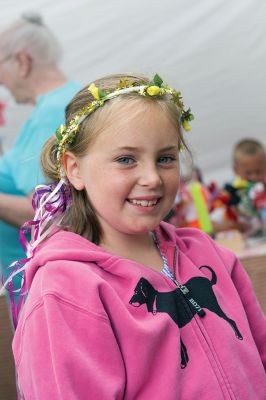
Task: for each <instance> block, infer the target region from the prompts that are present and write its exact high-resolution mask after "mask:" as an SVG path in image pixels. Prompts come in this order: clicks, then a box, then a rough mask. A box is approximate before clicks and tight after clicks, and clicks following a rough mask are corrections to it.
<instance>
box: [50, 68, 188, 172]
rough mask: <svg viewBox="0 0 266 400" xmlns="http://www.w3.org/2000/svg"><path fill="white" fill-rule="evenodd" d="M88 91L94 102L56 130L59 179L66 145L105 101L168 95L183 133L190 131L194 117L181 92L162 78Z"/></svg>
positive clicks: (124, 81)
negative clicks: (176, 111) (143, 83)
mask: <svg viewBox="0 0 266 400" xmlns="http://www.w3.org/2000/svg"><path fill="white" fill-rule="evenodd" d="M88 91H89V92H90V93H91V95H92V96H93V98H94V100H93V101H91V102H90V103H88V104H87V105H86V106H85V107H84V108H82V109H81V110H80V112H79V113H78V114H77V115H75V117H74V118H73V119H72V120H71V121H70V122H69V124H68V125H60V126H59V128H57V130H56V133H55V135H56V140H57V142H56V148H57V153H56V158H57V164H58V165H57V168H58V175H59V177H61V175H62V174H61V158H62V156H63V154H64V152H65V151H66V148H67V145H68V144H70V143H73V141H74V140H75V138H76V135H77V132H78V129H79V125H80V124H81V123H82V122H83V121H84V119H85V118H86V117H87V116H88V115H89V114H91V113H93V112H94V111H95V110H96V109H97V108H98V107H102V106H103V105H104V104H105V102H106V101H107V100H110V99H113V98H114V97H117V96H119V95H121V94H128V93H132V92H135V93H138V94H139V95H140V96H144V97H146V96H150V97H159V96H163V95H164V94H169V95H170V96H171V100H172V101H173V103H174V104H176V106H177V107H178V109H179V111H180V119H181V124H182V126H183V128H184V130H185V131H190V129H191V127H190V121H192V120H193V119H194V116H193V114H192V112H191V110H190V108H188V109H187V110H185V106H184V103H183V101H182V95H181V92H178V91H176V90H175V89H172V88H170V87H169V86H168V85H167V84H166V83H165V82H164V81H163V80H162V78H161V77H160V76H159V75H158V74H156V75H155V76H154V78H153V79H152V80H151V81H150V82H149V83H148V84H145V85H140V86H139V85H138V86H136V85H134V83H131V82H130V81H129V80H128V79H127V78H124V79H121V80H120V83H119V85H118V87H117V88H116V89H114V90H103V89H100V88H98V87H97V86H96V85H95V84H94V83H92V84H91V85H90V86H89V87H88Z"/></svg>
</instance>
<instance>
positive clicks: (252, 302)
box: [210, 239, 266, 370]
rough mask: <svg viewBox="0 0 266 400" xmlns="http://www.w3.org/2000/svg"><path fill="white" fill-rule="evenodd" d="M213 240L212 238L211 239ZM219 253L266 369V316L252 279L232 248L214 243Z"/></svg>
mask: <svg viewBox="0 0 266 400" xmlns="http://www.w3.org/2000/svg"><path fill="white" fill-rule="evenodd" d="M210 240H211V239H210ZM214 246H215V249H216V251H217V253H218V255H219V256H220V257H221V259H222V260H223V264H224V265H225V267H226V268H227V270H228V272H229V273H230V275H231V278H232V281H233V283H234V286H235V288H236V290H237V292H238V295H239V297H240V299H241V302H242V305H243V308H244V310H245V313H246V316H247V319H248V323H249V326H250V330H251V333H252V336H253V339H254V341H255V343H256V346H257V348H258V351H259V354H260V357H261V360H262V363H263V365H264V368H265V370H266V340H265V338H266V317H265V315H264V313H263V311H262V309H261V307H260V304H259V302H258V300H257V298H256V295H255V292H254V290H253V287H252V283H251V280H250V278H249V276H248V274H247V272H246V271H245V269H244V267H243V266H242V264H241V263H240V261H239V260H238V258H237V257H236V256H235V254H234V253H232V252H231V251H230V250H227V249H225V248H223V247H221V246H218V245H217V244H216V243H215V244H214Z"/></svg>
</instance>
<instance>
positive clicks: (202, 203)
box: [189, 182, 213, 234]
mask: <svg viewBox="0 0 266 400" xmlns="http://www.w3.org/2000/svg"><path fill="white" fill-rule="evenodd" d="M189 190H190V192H191V196H192V200H193V203H194V206H195V209H196V213H197V220H198V225H199V228H200V229H201V230H202V231H204V232H206V233H208V234H211V233H212V232H213V227H212V223H211V219H210V214H209V211H208V201H207V198H206V192H205V191H204V190H203V185H202V184H201V183H199V182H192V183H191V184H190V185H189Z"/></svg>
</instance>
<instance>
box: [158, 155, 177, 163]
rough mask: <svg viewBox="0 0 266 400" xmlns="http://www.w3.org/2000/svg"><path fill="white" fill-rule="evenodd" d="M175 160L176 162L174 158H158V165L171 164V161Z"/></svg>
mask: <svg viewBox="0 0 266 400" xmlns="http://www.w3.org/2000/svg"><path fill="white" fill-rule="evenodd" d="M175 160H176V157H172V156H162V157H159V159H158V163H160V164H169V163H171V162H172V161H175Z"/></svg>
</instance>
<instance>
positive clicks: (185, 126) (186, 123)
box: [182, 121, 191, 132]
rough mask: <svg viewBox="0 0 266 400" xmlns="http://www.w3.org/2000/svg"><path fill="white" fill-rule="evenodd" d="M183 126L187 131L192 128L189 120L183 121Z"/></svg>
mask: <svg viewBox="0 0 266 400" xmlns="http://www.w3.org/2000/svg"><path fill="white" fill-rule="evenodd" d="M182 126H183V128H184V129H185V131H186V132H188V131H190V130H191V126H190V123H189V122H188V121H182Z"/></svg>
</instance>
